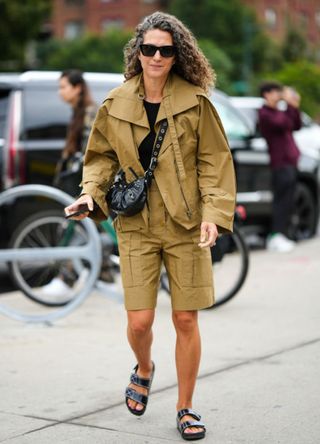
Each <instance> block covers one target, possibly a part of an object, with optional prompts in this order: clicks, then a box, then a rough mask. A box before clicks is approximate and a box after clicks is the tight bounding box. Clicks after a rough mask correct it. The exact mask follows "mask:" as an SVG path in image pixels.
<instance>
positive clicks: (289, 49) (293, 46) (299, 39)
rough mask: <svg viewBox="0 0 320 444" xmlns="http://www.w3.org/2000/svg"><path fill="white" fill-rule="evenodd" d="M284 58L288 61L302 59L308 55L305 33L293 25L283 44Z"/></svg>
mask: <svg viewBox="0 0 320 444" xmlns="http://www.w3.org/2000/svg"><path fill="white" fill-rule="evenodd" d="M282 53H283V58H284V60H286V61H287V62H296V61H297V60H302V59H303V58H305V57H306V55H307V42H306V40H305V38H304V37H303V35H302V34H301V33H300V32H299V31H297V29H295V28H293V27H291V26H290V27H289V28H288V31H287V34H286V37H285V40H284V42H283V45H282Z"/></svg>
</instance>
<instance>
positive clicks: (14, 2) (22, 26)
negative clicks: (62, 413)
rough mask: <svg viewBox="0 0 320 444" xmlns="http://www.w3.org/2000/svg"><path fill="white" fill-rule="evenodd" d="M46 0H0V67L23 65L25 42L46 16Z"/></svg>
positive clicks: (34, 35)
mask: <svg viewBox="0 0 320 444" xmlns="http://www.w3.org/2000/svg"><path fill="white" fill-rule="evenodd" d="M50 6H51V2H49V1H47V0H22V1H21V0H0V54H1V62H0V69H2V70H8V69H21V68H23V67H24V62H25V50H26V46H27V44H28V43H29V42H30V41H31V40H32V39H33V38H35V37H36V36H37V35H38V34H39V31H40V27H41V24H42V23H43V21H44V19H45V18H46V17H48V15H49V11H50Z"/></svg>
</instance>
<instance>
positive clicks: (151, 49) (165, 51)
mask: <svg viewBox="0 0 320 444" xmlns="http://www.w3.org/2000/svg"><path fill="white" fill-rule="evenodd" d="M140 51H141V52H142V54H143V55H144V56H145V57H153V56H154V55H155V53H156V52H157V51H159V52H160V55H161V57H173V56H174V55H175V53H176V47H175V46H170V45H166V46H155V45H145V44H142V45H140Z"/></svg>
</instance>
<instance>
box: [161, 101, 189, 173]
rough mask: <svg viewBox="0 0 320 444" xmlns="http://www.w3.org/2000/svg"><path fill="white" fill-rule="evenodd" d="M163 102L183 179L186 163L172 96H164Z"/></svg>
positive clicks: (179, 170) (175, 155)
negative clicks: (179, 139)
mask: <svg viewBox="0 0 320 444" xmlns="http://www.w3.org/2000/svg"><path fill="white" fill-rule="evenodd" d="M163 102H164V106H165V110H166V114H167V119H168V122H169V131H170V136H171V140H172V145H173V152H174V157H175V159H176V164H177V169H178V172H179V177H180V179H181V180H183V179H185V178H186V172H185V169H184V165H183V160H182V154H181V150H180V146H179V142H178V136H177V131H176V127H175V124H174V120H173V115H172V108H171V102H170V97H169V96H166V97H165V98H164V100H163Z"/></svg>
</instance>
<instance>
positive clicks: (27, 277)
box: [9, 210, 90, 307]
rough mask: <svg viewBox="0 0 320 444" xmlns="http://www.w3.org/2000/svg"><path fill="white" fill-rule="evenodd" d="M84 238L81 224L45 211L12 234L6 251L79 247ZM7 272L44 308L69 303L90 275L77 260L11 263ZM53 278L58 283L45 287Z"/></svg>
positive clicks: (81, 262)
mask: <svg viewBox="0 0 320 444" xmlns="http://www.w3.org/2000/svg"><path fill="white" fill-rule="evenodd" d="M87 239H88V235H87V232H86V231H85V229H84V227H83V226H82V225H81V223H76V222H75V221H67V220H66V219H65V217H64V214H63V212H62V211H55V210H48V211H42V212H39V213H36V214H33V215H32V216H30V217H29V218H27V219H26V220H24V221H23V222H22V223H21V224H20V225H19V226H18V227H17V229H16V230H15V232H14V233H13V236H12V239H11V242H10V248H47V247H60V246H81V245H85V243H86V242H87ZM9 270H10V274H11V278H12V280H13V281H14V283H15V284H16V285H17V287H18V288H19V289H20V290H22V291H23V293H24V294H25V295H26V296H28V297H29V298H30V299H32V300H33V301H35V302H38V303H40V304H42V305H45V306H48V307H59V306H64V305H66V304H69V303H70V302H71V301H72V300H73V299H74V298H75V297H76V296H77V294H78V293H79V291H80V290H81V288H82V287H83V285H84V284H85V281H86V278H87V276H88V273H89V272H90V271H89V269H88V264H87V263H86V261H85V260H81V259H79V258H77V259H68V260H64V259H47V260H44V259H43V258H41V256H40V257H39V258H37V259H35V260H34V261H32V262H30V261H24V260H16V261H12V262H11V263H10V264H9ZM54 279H55V280H56V282H59V279H60V280H61V282H62V283H61V285H60V288H56V290H55V289H54V288H53V287H52V286H51V287H50V288H49V287H48V284H50V283H52V282H53V280H54ZM67 283H68V285H67ZM62 285H64V287H62V288H61V286H62Z"/></svg>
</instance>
